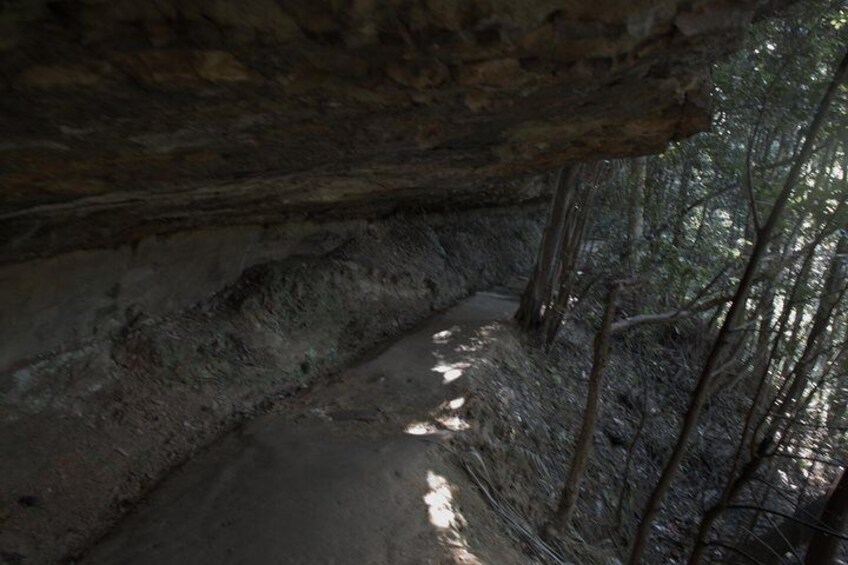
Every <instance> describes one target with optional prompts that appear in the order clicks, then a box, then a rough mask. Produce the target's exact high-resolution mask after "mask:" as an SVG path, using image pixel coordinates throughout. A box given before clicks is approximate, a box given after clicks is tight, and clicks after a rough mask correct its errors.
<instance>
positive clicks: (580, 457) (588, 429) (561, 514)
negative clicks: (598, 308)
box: [549, 283, 621, 534]
mask: <svg viewBox="0 0 848 565" xmlns="http://www.w3.org/2000/svg"><path fill="white" fill-rule="evenodd" d="M620 290H621V284H620V283H613V284H612V285H611V286H610V289H609V292H608V293H607V305H606V309H605V310H604V317H603V321H602V322H601V327H600V329H599V330H598V333H597V334H595V341H594V348H593V350H594V355H593V359H592V370H591V372H590V373H589V391H588V393H587V395H586V408H585V409H584V411H583V422H582V424H581V425H580V435H579V436H578V438H577V445H576V446H575V448H574V457H573V459H572V460H571V469H570V470H569V472H568V479H567V480H566V482H565V486H564V487H563V489H562V495H561V497H560V501H559V506H558V508H557V511H556V514H555V516H554V520H553V521H552V523H551V524H550V526H551V530H552V531H549V533H550V534H559V533H563V532H565V531H567V530H568V528H569V526H570V525H571V518H572V516H573V515H574V509H575V507H576V506H577V499H578V497H579V495H580V482H581V481H582V479H583V474H584V473H585V471H586V465H587V464H588V463H589V458H590V457H591V455H592V442H593V441H594V438H595V429H596V428H597V427H598V417H599V415H600V404H601V391H602V385H603V377H604V370H605V369H606V367H607V364H608V363H609V344H610V337H611V336H612V321H613V317H614V316H615V307H616V302H617V299H618V293H619V291H620Z"/></svg>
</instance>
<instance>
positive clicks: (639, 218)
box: [627, 157, 647, 277]
mask: <svg viewBox="0 0 848 565" xmlns="http://www.w3.org/2000/svg"><path fill="white" fill-rule="evenodd" d="M631 165H632V168H631V179H630V183H629V184H630V187H629V190H628V202H627V268H628V271H629V273H630V276H631V277H632V276H633V275H634V274H635V273H636V272H637V271H638V270H639V251H640V250H639V245H640V242H641V241H642V238H643V236H644V231H645V182H646V180H647V161H646V159H645V157H637V158H635V159H633V160H632V161H631Z"/></svg>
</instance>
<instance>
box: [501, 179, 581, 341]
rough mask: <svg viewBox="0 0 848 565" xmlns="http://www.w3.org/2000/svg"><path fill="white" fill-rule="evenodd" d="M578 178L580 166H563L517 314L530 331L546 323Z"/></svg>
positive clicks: (523, 325) (520, 322)
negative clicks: (544, 313) (544, 318)
mask: <svg viewBox="0 0 848 565" xmlns="http://www.w3.org/2000/svg"><path fill="white" fill-rule="evenodd" d="M576 181H577V167H563V168H562V169H560V171H559V174H558V176H557V181H556V189H555V192H554V196H553V201H552V202H551V212H550V215H549V216H548V223H547V225H546V226H545V230H544V233H543V234H542V242H541V245H540V246H539V257H538V259H537V260H536V266H535V267H534V268H533V272H532V274H531V275H530V280H528V281H527V287H526V288H525V289H524V294H522V296H521V304H520V305H519V308H518V312H516V314H515V318H516V320H517V321H518V323H519V324H520V325H521V327H522V328H524V329H525V330H528V331H535V330H537V329H538V328H540V327H541V325H542V308H543V307H544V306H546V304H545V302H546V300H548V299H549V298H550V293H551V288H552V287H553V284H554V276H555V275H556V272H557V266H558V264H559V262H558V257H559V250H560V245H561V244H562V233H563V231H564V230H565V218H566V210H567V209H566V203H567V201H568V195H569V192H571V191H572V190H573V188H574V185H575V183H576Z"/></svg>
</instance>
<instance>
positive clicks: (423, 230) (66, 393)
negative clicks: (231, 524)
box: [0, 209, 539, 563]
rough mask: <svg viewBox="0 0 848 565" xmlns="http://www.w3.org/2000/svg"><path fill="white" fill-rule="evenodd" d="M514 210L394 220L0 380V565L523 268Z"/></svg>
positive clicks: (61, 538)
mask: <svg viewBox="0 0 848 565" xmlns="http://www.w3.org/2000/svg"><path fill="white" fill-rule="evenodd" d="M530 212H531V211H528V210H516V209H512V210H503V211H480V212H470V213H465V214H463V215H461V216H459V215H441V216H428V217H409V218H395V219H393V220H390V221H383V222H373V223H371V224H369V225H368V227H367V229H366V230H364V231H363V233H362V234H361V236H359V237H357V238H354V239H351V240H349V241H347V242H346V243H344V244H343V245H341V246H339V247H337V248H336V249H335V250H334V251H332V252H331V253H329V254H328V255H325V256H320V257H296V256H295V257H290V258H288V259H286V260H284V261H279V262H274V263H269V264H264V265H260V266H257V267H253V268H251V269H250V270H248V271H247V272H245V273H244V275H243V276H242V277H241V278H240V279H239V280H238V282H237V283H236V284H234V285H231V286H230V287H228V288H226V289H224V290H222V291H221V292H219V293H218V294H217V295H216V296H215V297H214V298H212V299H210V300H206V301H203V302H201V303H199V304H197V305H195V306H194V307H191V308H189V309H188V310H185V311H183V312H180V313H178V314H175V315H170V316H166V317H160V318H151V317H149V316H148V315H146V314H145V312H144V311H139V312H135V314H134V316H133V317H132V319H131V320H130V321H129V322H128V323H126V324H125V325H124V326H123V327H122V328H121V329H120V331H118V332H117V333H115V334H113V335H110V336H108V337H107V338H104V339H100V340H96V341H94V342H89V343H88V344H87V345H86V346H85V347H82V348H79V349H75V350H72V351H66V352H64V353H61V354H56V355H53V356H49V357H47V358H43V359H41V360H39V361H38V362H35V363H32V364H30V365H27V366H25V367H22V368H18V369H17V370H16V371H14V372H13V373H9V374H7V375H4V376H3V378H2V379H0V383H2V388H0V419H2V427H0V453H3V454H4V456H3V458H2V459H0V552H1V553H0V555H2V556H3V558H4V559H5V560H6V561H11V562H15V561H18V562H23V563H48V562H53V561H56V560H57V559H60V558H61V557H63V556H67V555H72V554H74V553H75V552H77V551H79V550H81V549H82V548H84V547H86V546H87V545H88V544H89V543H91V541H92V540H94V539H96V538H97V537H98V536H100V535H101V534H102V533H103V532H104V531H105V530H106V529H107V528H108V527H109V525H111V524H113V523H114V522H115V520H116V519H117V518H118V517H120V516H121V515H122V514H124V513H125V512H126V511H127V510H128V509H130V508H132V507H133V506H134V504H135V502H136V501H137V500H138V498H139V497H140V496H141V495H142V494H143V493H145V492H147V491H148V490H149V489H150V488H151V486H153V485H154V484H156V482H157V481H158V480H159V478H160V477H161V476H163V474H164V473H165V472H166V471H167V470H168V469H171V468H172V467H174V466H175V465H177V464H179V463H181V462H183V461H184V460H185V459H186V458H187V457H188V456H190V455H191V454H192V453H194V452H195V451H196V450H197V449H199V448H200V447H203V446H205V445H207V444H209V442H210V441H211V440H212V439H214V438H215V437H217V436H218V435H219V434H220V433H221V432H222V431H225V430H227V429H230V428H232V426H233V425H234V424H236V423H238V422H240V421H242V420H244V419H245V417H247V416H249V415H252V414H256V413H258V412H262V411H265V410H267V409H268V408H270V407H271V406H273V405H274V403H275V402H277V401H279V400H282V399H285V398H288V397H291V396H292V395H296V394H298V393H299V392H301V391H302V390H303V389H304V387H306V386H308V384H309V383H311V382H313V381H314V379H315V378H316V377H318V376H320V375H326V374H329V373H331V372H334V371H338V370H339V369H340V368H342V367H343V366H344V365H345V364H348V363H350V362H351V361H353V360H354V359H356V358H357V357H358V356H361V355H363V354H364V353H365V352H366V351H368V350H369V348H372V347H373V346H374V345H375V344H377V343H380V342H381V341H384V340H385V339H387V338H388V337H389V336H391V335H394V334H397V333H399V332H401V331H403V330H405V329H407V328H410V327H411V326H413V325H414V324H416V323H418V322H420V321H421V320H422V319H424V318H426V317H428V316H430V315H431V314H432V313H433V312H434V311H437V310H441V309H443V308H446V307H447V306H449V305H451V304H452V303H454V302H455V301H456V300H457V299H459V298H461V297H463V296H465V295H467V294H468V293H470V292H471V291H472V290H473V289H475V288H480V287H485V286H488V285H491V284H494V283H495V282H497V281H500V280H503V279H505V278H506V277H508V276H509V275H511V274H513V273H516V272H522V271H525V270H526V269H528V268H529V266H530V263H531V261H532V257H533V250H534V249H535V247H534V245H535V242H536V241H537V238H538V231H539V227H538V215H537V214H533V213H530Z"/></svg>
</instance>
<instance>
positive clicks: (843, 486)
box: [804, 469, 848, 565]
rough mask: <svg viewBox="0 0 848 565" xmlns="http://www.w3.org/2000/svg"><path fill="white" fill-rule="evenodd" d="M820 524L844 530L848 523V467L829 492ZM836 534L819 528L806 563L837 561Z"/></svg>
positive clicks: (809, 548) (818, 564) (811, 543)
mask: <svg viewBox="0 0 848 565" xmlns="http://www.w3.org/2000/svg"><path fill="white" fill-rule="evenodd" d="M819 522H820V525H821V526H823V527H824V528H826V529H828V530H830V531H833V532H842V531H843V530H844V529H845V526H846V523H848V469H843V470H842V474H841V475H840V477H839V481H838V482H837V483H836V487H835V488H833V489H832V490H831V492H830V493H829V494H828V497H827V502H826V503H825V506H824V510H822V513H821V517H820V518H819ZM840 541H842V540H841V539H839V538H838V537H836V536H833V535H830V534H828V533H827V532H826V531H824V530H817V531H816V533H815V534H814V535H813V539H812V540H810V546H809V547H808V548H807V555H806V557H805V558H804V565H832V564H833V563H836V556H837V552H838V551H839V542H840Z"/></svg>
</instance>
